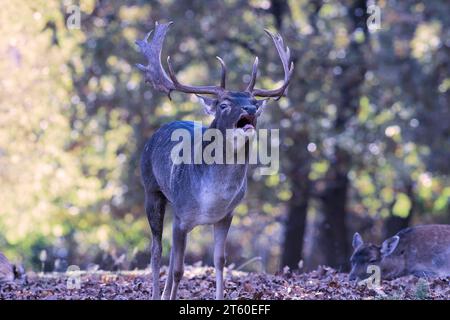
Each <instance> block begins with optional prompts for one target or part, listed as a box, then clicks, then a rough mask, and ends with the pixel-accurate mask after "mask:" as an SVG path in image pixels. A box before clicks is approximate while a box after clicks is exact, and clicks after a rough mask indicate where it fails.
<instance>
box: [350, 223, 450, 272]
mask: <svg viewBox="0 0 450 320" xmlns="http://www.w3.org/2000/svg"><path fill="white" fill-rule="evenodd" d="M353 247H354V252H353V255H352V256H351V258H350V262H351V264H352V270H351V272H350V279H356V278H358V279H364V278H366V277H367V276H368V274H367V273H366V270H367V266H368V265H370V264H373V265H378V266H380V270H381V277H382V278H383V279H394V278H397V277H402V276H405V275H416V276H419V277H426V276H444V277H446V276H450V225H421V226H415V227H411V228H407V229H403V230H401V231H400V232H398V233H397V234H396V235H395V236H393V237H391V238H389V239H387V240H385V241H384V242H383V244H382V245H381V246H377V245H374V244H371V243H364V242H363V240H362V238H361V236H360V235H359V234H358V233H355V235H354V236H353Z"/></svg>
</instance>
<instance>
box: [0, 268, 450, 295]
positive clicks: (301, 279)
mask: <svg viewBox="0 0 450 320" xmlns="http://www.w3.org/2000/svg"><path fill="white" fill-rule="evenodd" d="M165 278H166V269H165V268H163V269H162V270H161V288H162V287H163V282H164V280H165ZM75 279H76V278H75ZM79 279H80V289H76V288H75V289H73V288H68V286H67V284H68V282H67V281H68V274H65V273H51V274H33V273H29V274H27V276H26V277H25V279H23V280H22V281H16V282H13V283H3V284H0V299H50V300H53V299H108V300H114V299H119V300H122V299H148V298H149V297H150V292H151V284H150V272H149V271H126V272H103V271H95V272H82V273H81V274H80V278H79ZM76 283H77V282H76V281H75V282H72V285H74V286H76ZM69 287H70V285H69ZM214 291H215V277H214V269H213V268H211V267H201V266H197V267H194V266H187V267H186V268H185V276H184V278H183V280H182V282H181V284H180V290H179V297H180V298H181V299H213V298H214ZM225 298H226V299H257V300H259V299H277V300H278V299H314V300H316V299H352V300H359V299H445V300H450V277H449V278H444V279H442V278H440V279H439V278H429V279H418V278H416V277H413V276H409V277H403V278H399V279H396V280H393V281H382V282H381V286H380V287H379V288H377V289H369V288H367V286H365V285H358V284H356V283H354V282H350V281H348V275H347V274H344V273H338V272H337V271H335V270H333V269H331V268H327V267H319V268H318V269H317V270H315V271H312V272H309V273H302V274H296V273H291V272H289V271H288V270H284V272H280V273H278V274H275V275H271V274H263V273H245V272H240V271H235V270H230V269H228V270H227V272H226V294H225Z"/></svg>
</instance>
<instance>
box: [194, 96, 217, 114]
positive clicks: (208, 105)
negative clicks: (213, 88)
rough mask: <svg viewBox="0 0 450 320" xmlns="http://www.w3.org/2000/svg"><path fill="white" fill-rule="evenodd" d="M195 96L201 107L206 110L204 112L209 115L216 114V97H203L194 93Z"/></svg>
mask: <svg viewBox="0 0 450 320" xmlns="http://www.w3.org/2000/svg"><path fill="white" fill-rule="evenodd" d="M196 96H197V98H198V99H199V100H200V102H201V104H202V105H203V108H204V110H205V112H206V114H209V115H215V114H216V103H217V100H216V99H212V98H208V97H203V96H200V95H198V94H196Z"/></svg>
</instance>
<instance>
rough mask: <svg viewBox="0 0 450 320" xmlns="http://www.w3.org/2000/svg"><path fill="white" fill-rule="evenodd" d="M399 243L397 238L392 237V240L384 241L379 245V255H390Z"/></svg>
mask: <svg viewBox="0 0 450 320" xmlns="http://www.w3.org/2000/svg"><path fill="white" fill-rule="evenodd" d="M399 241H400V238H399V237H398V236H393V237H392V238H389V239H386V240H384V242H383V244H382V245H381V255H382V256H383V257H386V256H388V255H390V254H392V252H394V250H395V248H397V246H398V242H399Z"/></svg>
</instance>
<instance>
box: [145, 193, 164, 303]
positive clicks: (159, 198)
mask: <svg viewBox="0 0 450 320" xmlns="http://www.w3.org/2000/svg"><path fill="white" fill-rule="evenodd" d="M166 203H167V200H166V198H165V197H164V195H163V194H162V193H155V192H152V193H150V192H148V193H146V196H145V210H146V213H147V218H148V221H149V223H150V228H151V230H152V252H151V265H152V282H153V292H152V299H153V300H159V299H160V296H161V293H160V291H159V270H160V267H161V254H162V243H161V240H162V232H163V224H164V213H165V207H166Z"/></svg>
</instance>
